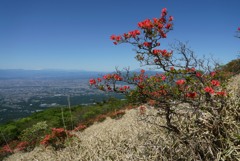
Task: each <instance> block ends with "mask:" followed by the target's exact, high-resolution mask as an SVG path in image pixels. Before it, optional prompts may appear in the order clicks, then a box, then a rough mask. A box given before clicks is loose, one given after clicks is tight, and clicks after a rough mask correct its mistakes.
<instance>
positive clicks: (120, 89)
mask: <svg viewBox="0 0 240 161" xmlns="http://www.w3.org/2000/svg"><path fill="white" fill-rule="evenodd" d="M128 89H130V87H129V86H123V87H120V88H119V91H121V92H125V91H127V90H128Z"/></svg>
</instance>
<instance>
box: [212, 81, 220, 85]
mask: <svg viewBox="0 0 240 161" xmlns="http://www.w3.org/2000/svg"><path fill="white" fill-rule="evenodd" d="M211 84H212V85H213V86H220V82H219V81H218V80H212V81H211Z"/></svg>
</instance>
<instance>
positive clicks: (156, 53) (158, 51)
mask: <svg viewBox="0 0 240 161" xmlns="http://www.w3.org/2000/svg"><path fill="white" fill-rule="evenodd" d="M160 52H161V50H158V49H153V51H152V53H153V54H154V55H158V54H159V53H160Z"/></svg>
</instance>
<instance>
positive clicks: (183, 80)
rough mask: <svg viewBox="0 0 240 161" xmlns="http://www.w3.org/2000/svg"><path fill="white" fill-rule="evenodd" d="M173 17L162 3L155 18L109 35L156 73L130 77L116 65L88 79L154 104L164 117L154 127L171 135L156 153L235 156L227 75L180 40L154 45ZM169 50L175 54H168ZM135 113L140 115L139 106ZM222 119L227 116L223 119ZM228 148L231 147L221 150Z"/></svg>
mask: <svg viewBox="0 0 240 161" xmlns="http://www.w3.org/2000/svg"><path fill="white" fill-rule="evenodd" d="M172 21H173V17H172V16H169V17H167V9H166V8H164V9H163V10H162V13H161V17H160V18H154V19H153V20H150V19H146V20H144V21H142V22H139V23H138V27H139V29H137V30H132V31H130V32H127V33H125V34H123V35H112V36H111V37H110V38H111V40H113V43H114V44H115V45H118V44H121V43H128V44H131V45H133V46H134V47H135V51H136V59H137V61H139V62H140V63H141V64H142V65H149V66H151V67H155V68H156V69H161V70H162V71H161V72H156V74H155V75H152V76H149V75H148V74H147V73H146V72H145V70H141V72H140V73H135V74H133V76H132V74H130V71H129V70H126V71H125V73H126V74H123V72H121V71H119V70H117V71H116V73H111V74H107V75H104V76H103V77H102V78H97V79H91V80H89V84H90V85H91V86H95V87H96V88H97V89H100V90H103V91H106V92H116V93H124V94H126V95H128V97H129V98H130V100H132V101H137V102H141V103H149V104H151V105H152V106H154V107H155V108H157V109H158V111H159V112H158V116H159V117H162V118H163V119H164V121H163V122H162V123H160V124H159V125H158V126H159V127H160V128H162V129H163V130H164V131H166V133H168V134H169V136H170V139H171V140H173V142H172V144H170V145H168V146H167V147H166V148H165V150H164V151H163V152H161V154H162V155H164V157H163V158H171V159H172V160H214V159H216V158H218V159H219V160H221V159H222V160H237V155H239V153H237V147H233V146H232V145H233V144H234V143H235V142H237V138H236V137H234V135H236V134H237V135H239V134H238V132H237V131H236V128H234V122H236V121H237V120H236V118H235V117H233V115H235V112H231V111H232V107H230V106H228V105H227V100H228V97H229V96H228V94H227V91H226V89H225V83H226V82H225V81H226V80H225V79H220V78H221V76H222V75H221V72H219V71H214V70H213V69H214V68H215V69H216V67H214V66H213V67H211V66H210V65H209V64H210V61H209V60H207V62H205V61H204V59H197V58H196V56H195V55H194V52H193V51H192V50H190V49H189V48H188V47H187V45H186V44H184V43H181V42H178V44H177V45H173V46H172V49H173V50H171V51H168V50H166V49H159V46H160V42H159V40H161V39H164V38H166V37H167V34H168V32H169V31H170V30H172V29H173V23H172ZM174 52H176V53H177V54H178V55H176V56H173V53H174ZM206 64H207V65H206ZM213 65H214V63H213ZM119 82H121V84H122V82H125V83H128V84H130V85H131V86H133V87H134V89H133V90H131V89H130V86H126V85H124V86H122V85H121V84H120V85H118V83H119ZM238 108H239V107H238ZM140 113H142V114H145V112H144V110H143V109H142V110H141V111H140ZM141 116H143V115H141ZM144 117H145V115H144ZM150 117H151V116H150ZM155 117H156V119H157V116H155ZM227 118H229V119H230V118H231V119H230V120H231V121H226V119H227ZM145 120H146V121H148V119H147V118H146V119H145ZM149 123H151V122H149ZM235 127H239V124H237V125H235ZM233 133H234V135H233ZM230 138H231V139H230ZM233 149H234V150H233ZM230 150H233V151H231V153H226V151H230ZM209 151H210V152H209Z"/></svg>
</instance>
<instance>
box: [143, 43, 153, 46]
mask: <svg viewBox="0 0 240 161" xmlns="http://www.w3.org/2000/svg"><path fill="white" fill-rule="evenodd" d="M143 46H146V47H151V46H152V43H151V42H144V43H143Z"/></svg>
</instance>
